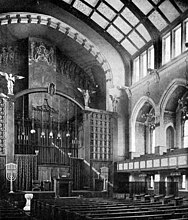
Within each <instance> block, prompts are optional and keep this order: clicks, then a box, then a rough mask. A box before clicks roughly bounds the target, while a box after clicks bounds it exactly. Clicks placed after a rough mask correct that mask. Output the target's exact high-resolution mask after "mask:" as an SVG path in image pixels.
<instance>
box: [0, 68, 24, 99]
mask: <svg viewBox="0 0 188 220" xmlns="http://www.w3.org/2000/svg"><path fill="white" fill-rule="evenodd" d="M0 75H2V76H4V77H5V79H6V80H7V88H8V95H14V93H13V87H14V83H15V81H16V80H17V79H23V78H25V77H23V76H18V75H12V73H5V72H1V71H0Z"/></svg>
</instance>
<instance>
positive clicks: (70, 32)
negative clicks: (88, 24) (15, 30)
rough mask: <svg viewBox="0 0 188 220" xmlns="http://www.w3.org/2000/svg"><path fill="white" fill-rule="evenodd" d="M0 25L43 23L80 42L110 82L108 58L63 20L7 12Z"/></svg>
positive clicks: (26, 13)
mask: <svg viewBox="0 0 188 220" xmlns="http://www.w3.org/2000/svg"><path fill="white" fill-rule="evenodd" d="M0 19H1V22H0V26H3V25H9V24H36V25H45V26H48V27H50V28H53V29H55V30H57V31H59V32H61V33H63V34H65V35H66V36H67V37H69V38H71V39H72V40H74V41H76V43H78V44H80V45H81V46H82V47H83V49H84V50H87V51H88V52H89V53H90V54H91V55H92V56H93V57H94V58H95V60H96V61H97V62H98V64H99V65H100V66H101V67H102V69H103V71H104V73H105V74H106V80H107V81H108V82H112V78H113V77H112V70H111V67H110V64H109V62H108V60H107V59H106V58H105V56H104V55H103V54H102V53H101V51H100V49H99V48H98V47H97V46H96V45H95V44H94V43H93V42H91V41H90V40H89V39H88V38H87V37H86V36H84V35H83V34H82V33H80V32H79V31H78V30H76V29H74V28H73V27H71V26H70V25H68V24H66V23H64V22H63V21H61V20H59V19H57V18H55V17H52V16H50V15H45V14H38V13H31V12H9V13H4V14H3V15H1V16H0Z"/></svg>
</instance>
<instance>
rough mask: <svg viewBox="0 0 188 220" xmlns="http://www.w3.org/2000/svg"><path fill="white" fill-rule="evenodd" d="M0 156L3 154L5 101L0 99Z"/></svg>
mask: <svg viewBox="0 0 188 220" xmlns="http://www.w3.org/2000/svg"><path fill="white" fill-rule="evenodd" d="M0 154H5V101H4V100H3V99H0Z"/></svg>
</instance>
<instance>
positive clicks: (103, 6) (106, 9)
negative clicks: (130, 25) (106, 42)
mask: <svg viewBox="0 0 188 220" xmlns="http://www.w3.org/2000/svg"><path fill="white" fill-rule="evenodd" d="M97 10H98V11H99V12H100V13H101V14H103V15H104V16H105V17H106V18H108V19H109V20H110V21H111V20H112V19H113V18H114V17H115V15H116V13H115V12H114V11H113V10H112V9H111V8H109V7H108V6H107V5H106V4H104V3H103V2H101V3H100V5H99V7H98V8H97Z"/></svg>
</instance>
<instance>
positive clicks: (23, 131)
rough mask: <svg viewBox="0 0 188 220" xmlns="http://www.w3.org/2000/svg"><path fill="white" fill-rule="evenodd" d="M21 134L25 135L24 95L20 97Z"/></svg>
mask: <svg viewBox="0 0 188 220" xmlns="http://www.w3.org/2000/svg"><path fill="white" fill-rule="evenodd" d="M22 135H23V136H25V125H24V95H23V99H22Z"/></svg>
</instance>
